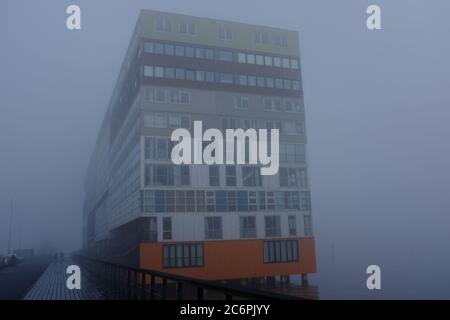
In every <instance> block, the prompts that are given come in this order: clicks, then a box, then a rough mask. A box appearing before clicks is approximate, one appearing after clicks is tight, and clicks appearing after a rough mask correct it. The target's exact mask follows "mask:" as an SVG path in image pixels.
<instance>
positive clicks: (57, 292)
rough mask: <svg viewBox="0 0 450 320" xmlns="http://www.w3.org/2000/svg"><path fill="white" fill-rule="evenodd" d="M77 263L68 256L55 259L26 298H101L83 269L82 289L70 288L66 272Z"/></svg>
mask: <svg viewBox="0 0 450 320" xmlns="http://www.w3.org/2000/svg"><path fill="white" fill-rule="evenodd" d="M72 264H76V263H74V261H73V260H72V259H71V258H70V257H68V258H65V259H64V260H62V261H60V260H58V261H53V262H52V263H51V264H50V265H49V267H48V268H47V270H45V272H44V273H43V274H42V276H41V277H40V278H39V279H38V281H37V282H36V283H35V284H34V286H33V287H32V288H31V289H30V291H29V292H28V293H27V294H26V295H25V297H24V300H99V299H102V295H101V294H100V292H99V291H98V290H97V288H96V287H95V286H94V285H93V284H92V282H90V281H89V278H88V277H87V276H86V274H85V273H84V272H83V269H81V289H80V290H76V289H75V290H69V289H68V288H67V286H66V281H67V278H68V277H69V276H70V274H67V273H66V270H67V267H68V266H69V265H72Z"/></svg>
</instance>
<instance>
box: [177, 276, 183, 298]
mask: <svg viewBox="0 0 450 320" xmlns="http://www.w3.org/2000/svg"><path fill="white" fill-rule="evenodd" d="M177 300H183V282H181V281H178V282H177Z"/></svg>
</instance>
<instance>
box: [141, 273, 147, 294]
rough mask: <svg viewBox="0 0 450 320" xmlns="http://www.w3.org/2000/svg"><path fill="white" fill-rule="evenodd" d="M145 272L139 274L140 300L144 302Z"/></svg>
mask: <svg viewBox="0 0 450 320" xmlns="http://www.w3.org/2000/svg"><path fill="white" fill-rule="evenodd" d="M145 287H146V283H145V272H142V273H141V300H145Z"/></svg>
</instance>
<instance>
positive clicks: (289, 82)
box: [283, 79, 292, 90]
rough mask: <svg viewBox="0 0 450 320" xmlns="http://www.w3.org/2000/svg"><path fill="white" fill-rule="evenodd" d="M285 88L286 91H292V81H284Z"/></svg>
mask: <svg viewBox="0 0 450 320" xmlns="http://www.w3.org/2000/svg"><path fill="white" fill-rule="evenodd" d="M283 87H284V89H286V90H291V89H292V82H291V80H288V79H284V80H283Z"/></svg>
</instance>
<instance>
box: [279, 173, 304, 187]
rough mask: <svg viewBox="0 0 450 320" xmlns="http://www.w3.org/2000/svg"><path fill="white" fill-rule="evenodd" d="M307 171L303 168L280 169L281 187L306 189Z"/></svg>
mask: <svg viewBox="0 0 450 320" xmlns="http://www.w3.org/2000/svg"><path fill="white" fill-rule="evenodd" d="M306 184H307V182H306V170H305V169H301V168H280V186H281V187H301V188H306Z"/></svg>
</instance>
